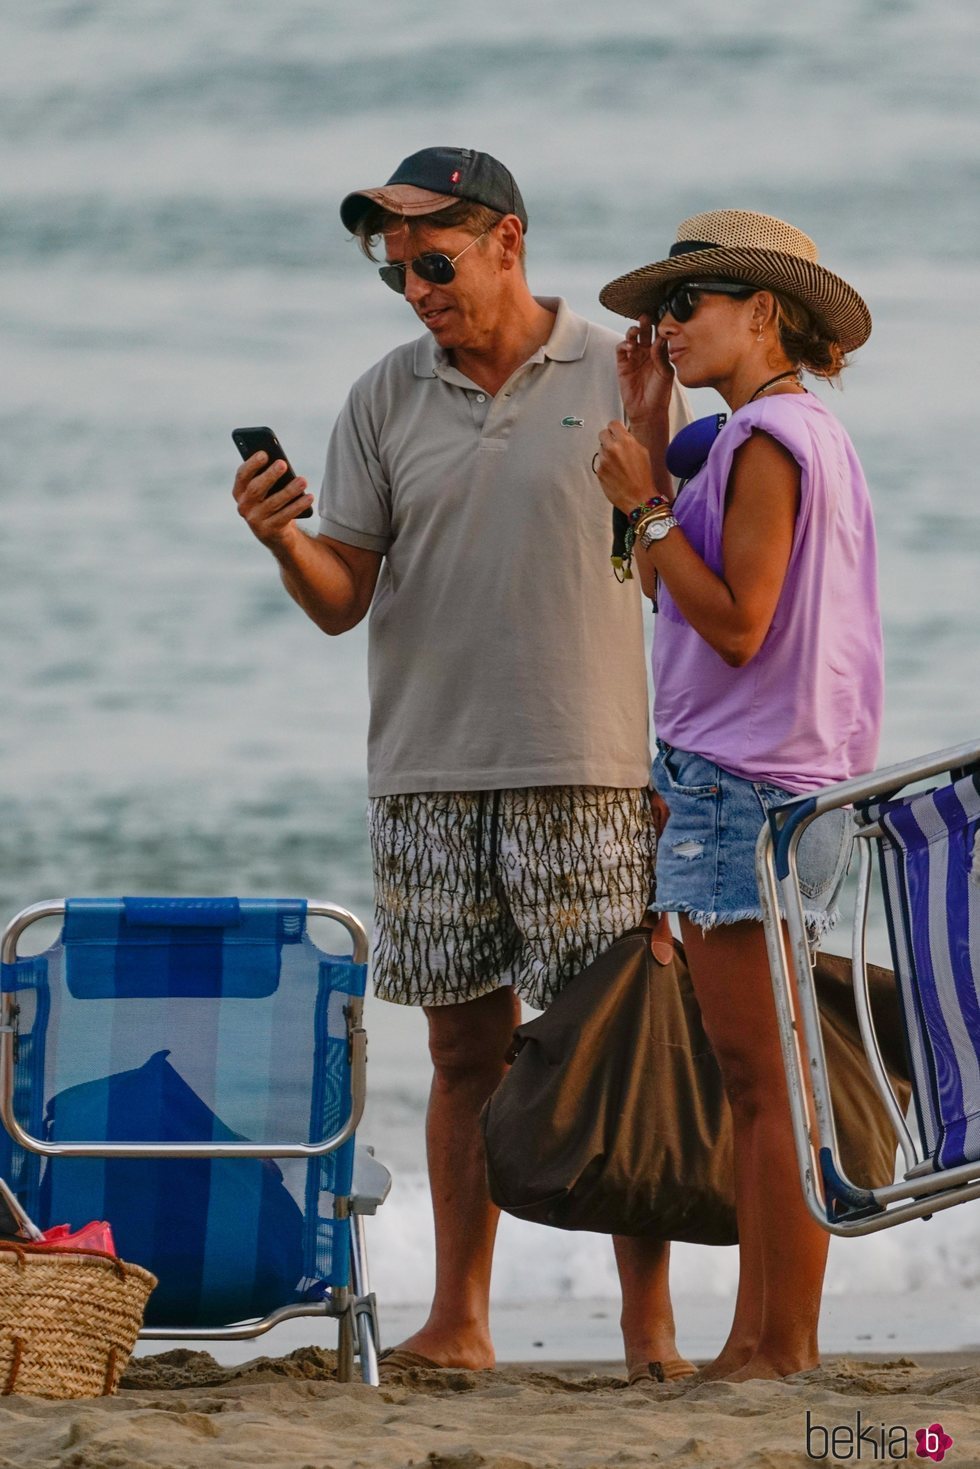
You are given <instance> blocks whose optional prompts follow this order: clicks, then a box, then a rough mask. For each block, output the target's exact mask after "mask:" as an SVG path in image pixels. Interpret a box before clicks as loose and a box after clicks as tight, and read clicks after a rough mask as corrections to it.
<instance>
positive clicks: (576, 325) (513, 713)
mask: <svg viewBox="0 0 980 1469" xmlns="http://www.w3.org/2000/svg"><path fill="white" fill-rule="evenodd" d="M541 304H542V305H543V306H545V307H546V308H547V309H548V310H549V311H552V312H556V313H557V315H556V318H555V325H554V330H553V331H552V334H551V336H550V338H549V339H548V341H547V343H546V344H545V345H544V347H542V348H541V349H540V350H539V351H537V352H536V353H535V354H534V356H533V357H531V358H530V359H529V360H528V361H527V362H526V363H525V364H524V365H523V367H520V368H519V369H518V370H517V371H516V372H515V373H514V374H513V375H512V377H511V378H510V379H509V380H508V381H507V382H506V383H505V384H504V386H503V387H502V388H501V390H500V391H499V392H498V393H497V395H496V396H495V397H494V396H492V395H490V394H488V393H486V392H485V391H484V390H483V389H482V388H479V387H477V386H476V385H475V384H474V383H472V382H471V381H470V380H469V379H468V378H467V377H464V376H463V374H462V373H460V372H458V371H457V370H456V369H455V368H454V367H453V366H452V365H451V363H450V362H449V361H448V360H447V355H446V353H445V352H443V351H442V350H441V349H440V348H438V347H437V346H436V344H435V342H434V341H433V339H432V338H431V337H430V336H428V335H426V336H424V337H422V338H420V339H419V340H417V341H415V342H410V343H407V344H406V345H404V346H401V347H397V348H396V349H395V351H393V352H390V353H389V354H388V355H387V356H386V357H384V358H382V360H381V361H380V362H378V363H377V364H376V365H375V366H374V367H372V368H371V369H370V370H369V371H368V372H366V373H365V374H364V376H363V377H361V378H360V379H359V380H358V381H357V382H356V383H355V384H354V387H353V388H352V390H351V393H350V396H349V397H348V399H347V402H346V404H345V405H344V408H343V409H342V411H341V414H340V416H339V418H338V420H337V423H336V426H335V428H334V431H333V434H332V436H331V439H330V445H329V448H328V450H327V464H326V472H325V475H324V480H323V487H322V489H321V492H320V506H319V508H320V517H321V519H320V533H321V534H322V535H325V536H330V537H332V538H333V539H335V540H338V541H343V542H345V543H346V544H348V545H353V546H362V547H365V548H367V549H370V550H375V551H381V552H383V553H384V558H385V559H384V562H383V564H382V568H381V573H380V577H379V580H378V586H377V590H376V592H375V595H374V601H373V603H372V605H371V611H370V615H369V616H370V621H369V634H368V649H369V651H368V666H369V681H370V696H371V717H370V728H369V735H368V786H369V791H370V794H371V795H372V796H379V795H391V794H395V793H401V792H408V791H469V790H490V789H496V788H505V787H511V786H536V785H608V786H620V787H628V786H634V787H635V786H645V785H646V784H647V779H648V775H649V763H650V762H649V736H648V727H647V680H646V671H645V657H644V648H643V626H642V613H641V607H640V593H639V584H638V582H637V581H631V582H627V583H625V584H621V583H619V582H618V581H617V580H616V578H615V577H614V575H613V572H612V568H611V566H610V562H609V555H610V549H611V543H612V532H611V511H610V507H609V504H608V502H607V500H606V499H605V496H604V495H603V493H602V490H601V489H600V487H599V483H598V481H597V480H596V477H595V475H594V474H593V473H592V456H593V454H594V453H595V450H596V447H597V435H598V433H599V430H600V429H601V428H603V427H604V426H605V424H606V423H608V422H609V420H610V419H611V418H622V417H623V407H622V401H621V399H620V396H619V388H618V384H617V380H616V363H615V347H616V342H617V341H618V340H619V338H618V337H617V336H616V334H615V333H614V332H612V331H609V330H608V329H606V328H604V327H599V326H595V325H593V324H592V323H591V322H588V321H585V320H584V319H583V318H582V317H580V316H576V315H575V314H574V313H573V312H571V311H570V310H569V309H568V307H567V306H566V305H565V303H564V302H563V301H561V300H557V299H542V300H541ZM675 397H679V395H678V394H675ZM675 416H676V417H677V422H676V423H675V424H674V425H672V426H673V428H674V430H675V431H676V428H677V427H680V426H681V424H682V423H683V422H685V421H686V418H687V414H686V410H685V408H684V407H683V405H680V407H679V410H678V409H677V408H675Z"/></svg>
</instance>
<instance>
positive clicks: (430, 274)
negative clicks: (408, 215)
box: [378, 225, 493, 296]
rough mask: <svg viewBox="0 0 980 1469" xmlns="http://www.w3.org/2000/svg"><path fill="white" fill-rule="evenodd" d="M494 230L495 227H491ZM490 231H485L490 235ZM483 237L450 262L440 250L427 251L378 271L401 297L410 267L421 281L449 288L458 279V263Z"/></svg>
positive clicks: (382, 267) (479, 237)
mask: <svg viewBox="0 0 980 1469" xmlns="http://www.w3.org/2000/svg"><path fill="white" fill-rule="evenodd" d="M490 229H493V225H491V226H490ZM490 229H486V230H484V231H483V235H488V234H489V233H490ZM483 235H477V237H476V239H475V240H470V243H469V244H468V245H467V246H466V247H465V248H464V249H462V250H460V252H459V254H458V255H454V256H453V258H452V259H451V260H450V258H449V256H448V255H442V254H440V252H439V251H438V250H427V251H426V252H425V254H424V255H416V257H415V259H414V260H408V261H406V260H400V261H399V262H398V264H397V265H382V266H380V267H379V269H378V275H379V276H380V277H381V279H382V280H383V281H384V283H385V285H386V286H390V287H391V289H392V290H393V291H397V292H398V294H399V295H400V296H404V294H405V273H406V271H407V270H408V267H409V265H410V266H411V267H412V270H413V271H414V272H415V274H416V275H417V276H418V277H419V279H420V280H423V281H428V282H429V284H430V285H433V286H448V285H449V282H450V281H452V280H455V278H456V261H457V260H462V258H463V256H464V255H465V254H466V251H467V250H472V249H473V246H474V245H475V244H477V243H478V241H480V240H482V239H483Z"/></svg>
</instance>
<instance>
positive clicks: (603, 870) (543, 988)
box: [370, 786, 656, 1009]
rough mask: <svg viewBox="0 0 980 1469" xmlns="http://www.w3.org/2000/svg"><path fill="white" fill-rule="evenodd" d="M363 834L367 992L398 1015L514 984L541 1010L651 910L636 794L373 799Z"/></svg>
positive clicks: (649, 868) (646, 822)
mask: <svg viewBox="0 0 980 1469" xmlns="http://www.w3.org/2000/svg"><path fill="white" fill-rule="evenodd" d="M370 832H371V850H372V854H373V858H374V884H375V926H374V989H375V993H376V994H377V995H380V996H381V998H382V999H385V1000H393V1001H395V1002H396V1003H398V1004H402V1005H455V1004H459V1003H460V1002H462V1001H464V1000H475V999H477V998H478V996H480V995H485V994H489V993H490V991H491V990H495V989H498V988H499V987H500V986H501V985H513V986H514V988H515V989H516V990H517V991H518V993H519V994H520V995H521V996H522V998H523V999H525V1000H527V1002H528V1003H529V1004H530V1005H534V1006H536V1007H537V1008H539V1009H543V1008H544V1007H545V1006H546V1005H548V1004H550V1002H551V1001H552V1000H553V999H554V997H555V995H556V994H557V993H558V991H559V990H560V989H561V987H562V985H563V984H564V983H565V982H566V981H567V980H568V979H570V978H571V977H572V975H573V974H576V973H577V972H578V970H580V969H582V968H584V966H585V965H586V964H588V963H590V962H591V961H592V960H593V959H594V958H595V956H596V955H597V954H598V953H600V952H601V951H602V949H604V948H605V947H606V946H607V945H608V944H610V943H612V941H613V939H614V938H616V937H617V936H618V935H619V934H621V933H623V932H624V930H625V929H627V928H630V927H632V926H633V925H634V924H636V923H638V922H639V921H640V919H641V917H642V916H643V913H644V911H645V909H646V906H647V903H648V902H649V901H650V898H651V893H652V886H653V870H654V860H655V854H656V836H655V833H654V829H653V820H652V816H651V813H650V804H649V794H648V792H647V791H646V790H645V789H643V790H620V789H618V788H614V787H609V786H531V787H523V788H521V789H517V790H502V791H464V792H444V791H434V792H428V793H423V794H418V795H401V796H378V797H375V798H374V800H372V801H371V807H370Z"/></svg>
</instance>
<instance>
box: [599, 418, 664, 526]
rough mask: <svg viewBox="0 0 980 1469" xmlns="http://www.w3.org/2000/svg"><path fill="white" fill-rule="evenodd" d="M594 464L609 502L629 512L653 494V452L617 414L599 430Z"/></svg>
mask: <svg viewBox="0 0 980 1469" xmlns="http://www.w3.org/2000/svg"><path fill="white" fill-rule="evenodd" d="M593 468H594V469H595V472H596V475H597V476H598V479H599V483H600V485H601V486H602V492H603V494H604V495H605V497H606V499H607V500H608V501H609V503H610V505H617V506H618V507H619V509H620V510H625V512H626V514H627V515H628V514H629V512H630V511H631V510H634V509H635V508H636V506H637V505H642V504H643V502H644V501H645V500H649V498H650V496H651V495H652V494H653V473H652V471H651V469H650V455H649V454H648V453H647V451H646V449H645V448H644V447H643V445H642V444H641V443H640V442H639V440H638V439H636V438H634V436H633V435H632V434H631V433H630V431H629V429H628V428H627V427H626V425H625V424H624V423H620V421H619V419H618V418H614V419H613V421H612V423H610V424H607V425H606V427H605V428H604V429H602V430H600V433H599V451H598V453H597V454H596V456H595V459H594V460H593Z"/></svg>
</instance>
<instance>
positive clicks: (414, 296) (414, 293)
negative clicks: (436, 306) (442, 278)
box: [405, 264, 431, 306]
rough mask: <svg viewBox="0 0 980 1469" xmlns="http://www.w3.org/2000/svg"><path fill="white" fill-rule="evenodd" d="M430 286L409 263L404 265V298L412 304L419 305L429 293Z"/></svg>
mask: <svg viewBox="0 0 980 1469" xmlns="http://www.w3.org/2000/svg"><path fill="white" fill-rule="evenodd" d="M430 289H431V286H430V284H429V282H428V281H424V280H423V279H422V277H421V276H420V275H416V274H415V271H414V270H413V269H412V267H411V265H408V264H406V266H405V300H406V301H408V302H409V304H410V305H412V306H417V305H419V304H420V303H421V302H422V301H424V300H425V298H426V296H427V295H428V294H429V291H430Z"/></svg>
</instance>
